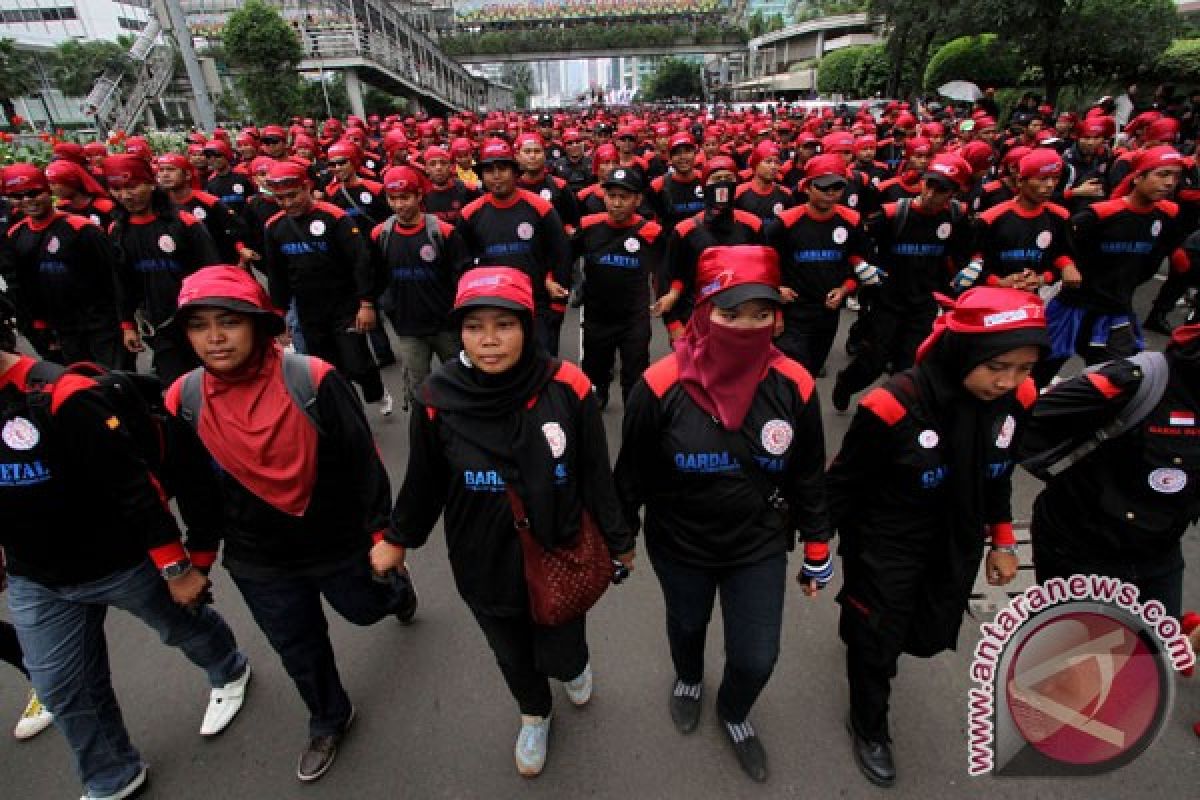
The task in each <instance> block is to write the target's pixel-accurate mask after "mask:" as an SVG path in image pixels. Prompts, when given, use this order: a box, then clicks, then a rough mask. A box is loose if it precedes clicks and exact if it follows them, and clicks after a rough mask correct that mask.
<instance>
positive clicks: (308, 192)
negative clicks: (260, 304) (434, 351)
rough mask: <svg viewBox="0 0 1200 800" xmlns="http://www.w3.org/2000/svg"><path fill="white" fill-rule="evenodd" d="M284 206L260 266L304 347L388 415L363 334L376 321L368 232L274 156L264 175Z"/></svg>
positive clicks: (388, 399)
mask: <svg viewBox="0 0 1200 800" xmlns="http://www.w3.org/2000/svg"><path fill="white" fill-rule="evenodd" d="M267 185H268V186H270V188H271V192H272V194H274V195H275V200H276V201H277V202H278V203H279V205H280V207H281V208H282V209H283V210H282V211H281V212H279V213H278V214H276V215H275V216H274V217H272V218H271V220H270V221H269V222H268V223H267V228H266V234H265V237H264V238H265V242H264V245H263V249H264V251H265V252H264V253H263V261H262V263H263V271H264V272H266V274H267V279H268V282H269V286H270V291H271V300H272V301H273V302H274V303H275V305H276V306H277V307H279V308H288V307H289V305H290V303H291V302H292V301H293V300H294V301H295V303H296V315H297V318H298V321H299V323H300V330H301V332H302V333H303V335H304V347H305V352H307V353H308V354H309V355H314V356H317V357H318V358H320V359H322V360H323V361H326V362H328V363H330V364H332V365H333V366H334V367H335V368H336V369H337V370H339V371H340V372H341V373H342V374H343V375H345V376H346V377H348V378H350V379H351V380H353V381H354V382H355V383H357V384H358V385H359V387H361V389H362V394H363V400H364V401H366V402H368V403H373V404H375V405H376V406H377V407H378V409H379V413H380V415H382V416H384V417H387V416H390V415H391V413H392V410H393V401H392V395H391V393H390V392H389V391H388V389H387V387H386V386H384V385H383V380H382V379H381V378H380V376H379V366H378V365H377V364H376V363H375V358H374V357H373V356H372V355H371V349H370V347H369V346H368V345H367V337H366V332H367V331H368V330H370V329H371V328H374V327H375V326H376V325H377V324H378V318H377V317H376V313H375V297H376V295H378V294H379V292H381V291H382V290H383V288H384V287H381V286H377V285H376V283H377V280H376V278H375V275H374V274H373V271H372V268H371V254H370V252H369V250H368V245H367V238H366V237H365V236H363V235H362V234H360V232H359V229H358V224H357V223H356V222H355V221H354V220H353V219H352V218H351V217H350V216H349V215H347V214H346V212H345V211H343V210H342V209H340V208H338V207H337V206H335V205H333V204H331V203H326V202H324V201H321V200H317V199H315V198H314V197H313V195H312V183H311V182H310V181H309V179H308V172H307V171H306V170H305V169H304V167H302V166H301V165H299V164H296V163H294V162H291V161H277V162H275V164H273V165H272V166H271V169H270V172H269V173H268V175H267Z"/></svg>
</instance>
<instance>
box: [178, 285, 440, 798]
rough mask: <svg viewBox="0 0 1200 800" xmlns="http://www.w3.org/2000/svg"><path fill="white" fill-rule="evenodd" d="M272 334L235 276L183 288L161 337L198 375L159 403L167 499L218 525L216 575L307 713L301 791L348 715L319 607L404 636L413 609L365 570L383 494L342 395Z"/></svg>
mask: <svg viewBox="0 0 1200 800" xmlns="http://www.w3.org/2000/svg"><path fill="white" fill-rule="evenodd" d="M283 329H284V322H283V317H282V316H281V315H280V314H278V313H276V312H275V311H274V309H272V307H271V304H270V301H269V299H268V297H267V293H266V290H265V289H263V288H262V286H261V285H260V284H259V283H258V282H257V281H256V280H255V279H254V278H253V277H251V276H250V275H249V273H247V272H245V271H244V270H241V269H238V268H237V267H231V266H214V267H208V268H206V269H202V270H200V271H198V272H196V273H194V274H192V275H190V276H188V278H186V279H185V280H184V283H183V287H182V288H181V289H180V293H179V310H178V311H177V312H176V314H175V316H174V317H173V318H172V320H171V322H170V325H169V330H170V331H171V334H172V335H174V336H176V337H178V338H180V339H181V340H182V341H184V342H186V343H187V344H188V345H189V346H190V347H192V349H193V350H194V351H195V352H196V355H197V357H198V358H199V359H200V361H201V364H202V366H200V367H197V368H196V369H195V370H193V371H191V372H189V373H188V374H187V375H185V376H183V377H182V378H180V379H179V380H177V381H176V382H175V383H174V384H172V386H171V387H170V389H169V390H168V391H167V396H166V404H167V408H168V410H169V411H170V412H171V413H172V414H173V415H174V416H175V417H176V418H177V419H178V420H180V421H182V422H183V423H186V424H187V425H188V427H190V428H191V429H192V431H194V437H193V438H192V443H193V445H194V446H193V447H192V457H191V459H190V462H191V463H190V465H191V467H192V469H191V471H190V474H189V476H188V478H189V479H188V480H187V481H186V482H184V483H183V484H182V485H181V486H180V495H181V497H187V498H191V499H192V500H193V501H194V502H196V503H199V504H202V505H203V506H204V507H206V508H209V509H216V511H215V512H214V513H216V514H217V515H218V516H219V517H220V518H221V519H223V520H224V525H223V526H222V528H223V535H222V537H221V539H222V541H221V544H223V555H222V563H223V564H224V566H225V568H226V569H227V570H228V571H229V573H230V575H231V576H232V577H233V582H234V584H235V585H236V586H237V587H238V590H239V591H240V592H241V594H242V597H243V598H244V599H245V601H246V605H247V606H249V608H250V612H251V614H252V615H253V616H254V620H255V622H256V623H258V626H259V628H261V629H262V631H263V633H264V634H265V635H266V637H267V640H268V641H269V642H270V644H271V647H272V648H273V649H274V650H275V652H276V653H278V654H279V657H280V660H281V661H282V662H283V666H284V668H285V669H286V670H287V672H288V675H290V676H291V678H292V681H293V682H294V683H295V684H296V689H297V691H299V693H300V697H301V698H302V699H303V700H304V703H305V705H306V706H307V707H308V711H309V715H310V719H309V740H308V743H307V744H306V745H305V748H304V750H303V751H302V752H301V754H300V759H299V762H298V764H297V767H296V777H297V778H299V779H300V780H301V781H315V780H317V779H318V778H320V777H321V776H322V775H324V774H325V772H326V771H327V770H328V769H329V767H330V766H332V764H333V761H334V758H335V757H336V755H337V751H338V748H339V746H340V745H341V743H342V740H343V739H344V737H345V735H346V732H347V730H348V729H349V728H350V724H351V723H352V722H353V721H354V716H355V708H354V706H353V704H352V703H351V702H350V698H349V697H348V695H347V694H346V690H345V689H344V688H343V686H342V683H341V680H340V678H339V677H338V671H337V665H336V663H335V659H334V653H333V645H332V643H331V642H330V640H329V634H328V630H327V623H326V620H325V613H324V611H323V610H322V607H321V601H322V598H323V599H324V600H325V601H327V602H328V603H329V604H330V605H331V606H332V607H333V609H334V610H335V611H337V612H338V613H339V614H340V615H341V616H342V617H344V618H345V619H347V620H349V621H350V622H352V623H354V624H356V625H371V624H373V623H375V622H378V621H379V620H380V619H382V618H383V617H385V616H388V615H391V614H394V615H395V616H396V617H397V618H398V619H399V620H400V621H401V622H404V623H406V624H407V623H408V622H410V621H411V620H412V618H413V615H414V614H415V613H416V607H417V597H416V593H415V592H414V591H413V588H412V582H411V580H410V579H409V577H408V575H407V571H406V569H405V568H404V565H403V564H402V563H400V564H397V565H394V568H393V569H390V570H386V571H383V572H380V573H379V574H378V575H376V576H373V575H372V572H371V565H370V561H369V558H368V553H369V550H370V549H371V547H372V544H373V538H372V537H375V538H376V539H377V538H378V537H380V536H381V535H382V532H383V530H384V529H385V528H386V527H387V524H388V517H389V514H390V512H391V489H390V487H389V484H388V477H387V471H386V470H385V469H384V466H383V462H382V460H381V458H380V456H379V451H378V450H377V448H376V447H375V443H374V441H373V440H372V437H371V432H370V428H369V427H368V426H367V421H366V418H365V417H364V416H363V411H362V406H361V405H360V404H359V402H358V400H357V398H356V397H355V394H354V390H353V389H352V388H351V387H350V386H349V384H348V383H347V382H346V381H345V379H343V378H342V377H341V376H340V375H339V374H338V373H337V372H336V371H335V370H334V369H333V368H332V366H331V365H330V364H328V363H326V362H324V361H321V360H320V359H317V358H312V357H309V356H299V355H285V354H284V353H283V351H282V349H281V348H280V347H279V346H278V344H277V343H276V342H275V337H276V336H277V335H278V334H280V333H282V332H283ZM181 449H182V448H181ZM210 460H211V462H215V464H216V465H217V466H219V467H220V470H219V471H216V470H213V469H212V468H211V466H209V464H210ZM185 463H186V462H185ZM216 545H217V543H216V542H213V547H212V549H213V550H214V551H215V550H216ZM214 555H215V553H214ZM209 563H211V561H210V562H209Z"/></svg>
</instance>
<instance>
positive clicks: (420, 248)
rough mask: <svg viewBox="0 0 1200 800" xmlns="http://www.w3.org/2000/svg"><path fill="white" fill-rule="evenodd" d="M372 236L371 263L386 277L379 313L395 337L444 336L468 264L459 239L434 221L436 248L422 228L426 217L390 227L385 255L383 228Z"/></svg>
mask: <svg viewBox="0 0 1200 800" xmlns="http://www.w3.org/2000/svg"><path fill="white" fill-rule="evenodd" d="M385 225H387V222H386V221H385V222H381V223H379V224H378V225H376V226H375V229H374V230H372V231H371V241H372V242H373V243H374V252H373V253H372V257H373V258H382V259H383V263H384V266H385V268H386V271H387V273H388V274H389V275H390V276H391V282H390V283H389V285H388V291H387V293H386V295H387V298H388V302H387V305H386V308H385V309H384V311H385V312H386V313H387V315H388V318H389V319H391V321H392V326H393V327H394V328H395V329H396V335H397V336H432V335H433V334H435V333H439V332H441V331H445V330H449V329H450V327H451V323H450V308H451V307H452V306H453V305H454V290H455V287H457V286H458V279H459V276H460V275H461V274H462V272H463V270H464V268H465V267H466V264H467V261H468V258H467V251H466V247H465V246H464V245H463V241H462V237H461V236H460V235H459V233H458V231H456V230H455V229H454V227H453V226H452V225H450V224H449V223H447V222H443V221H441V220H438V231H439V233H440V234H441V236H440V239H441V241H440V242H434V241H433V240H432V239H430V237H429V232H428V231H427V230H426V228H425V217H424V215H422V217H421V218H420V221H419V222H418V223H417V224H416V225H413V226H411V227H405V226H403V225H401V224H400V223H399V222H396V223H395V224H394V225H393V226H392V230H391V232H390V233H389V234H388V236H387V250H386V251H384V250H383V249H382V248H383V244H384V237H383V231H384V226H385Z"/></svg>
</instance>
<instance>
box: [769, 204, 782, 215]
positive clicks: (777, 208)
mask: <svg viewBox="0 0 1200 800" xmlns="http://www.w3.org/2000/svg"><path fill="white" fill-rule="evenodd" d="M771 213H772V214H774V215H775V216H777V217H778V216H779V215H780V214H782V213H783V203H776V204H775V207H774V208H772V209H771Z"/></svg>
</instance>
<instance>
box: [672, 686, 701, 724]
mask: <svg viewBox="0 0 1200 800" xmlns="http://www.w3.org/2000/svg"><path fill="white" fill-rule="evenodd" d="M686 686H687V684H685V683H683V682H682V681H678V680H677V681H675V685H674V686H673V687H672V688H671V722H674V723H675V730H677V731H679V732H680V733H691V732H692V731H694V730H696V726H698V725H699V724H700V696H701V695H700V687H699V686H698V685H697V686H696V687H695V695H696V696H695V697H692V695H691V694H688V693H686V690H685V689H683V688H682V687H686ZM681 692H684V693H681Z"/></svg>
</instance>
